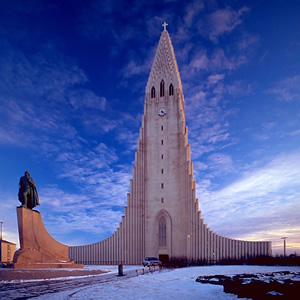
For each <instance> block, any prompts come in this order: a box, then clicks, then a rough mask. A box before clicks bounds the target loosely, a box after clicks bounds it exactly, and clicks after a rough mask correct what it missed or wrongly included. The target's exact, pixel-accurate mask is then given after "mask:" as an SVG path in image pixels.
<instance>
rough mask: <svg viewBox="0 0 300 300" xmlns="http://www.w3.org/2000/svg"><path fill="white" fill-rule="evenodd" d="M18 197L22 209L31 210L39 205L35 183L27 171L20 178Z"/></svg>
mask: <svg viewBox="0 0 300 300" xmlns="http://www.w3.org/2000/svg"><path fill="white" fill-rule="evenodd" d="M18 196H19V201H20V202H21V203H22V206H23V207H26V208H30V209H32V208H34V207H35V206H37V205H40V201H39V196H38V193H37V189H36V186H35V183H34V181H33V179H32V178H31V177H30V173H29V172H28V171H26V172H25V175H24V176H22V177H21V178H20V182H19V194H18Z"/></svg>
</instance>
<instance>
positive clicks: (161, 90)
mask: <svg viewBox="0 0 300 300" xmlns="http://www.w3.org/2000/svg"><path fill="white" fill-rule="evenodd" d="M164 95H165V82H164V81H163V80H162V81H161V83H160V96H161V97H163V96H164Z"/></svg>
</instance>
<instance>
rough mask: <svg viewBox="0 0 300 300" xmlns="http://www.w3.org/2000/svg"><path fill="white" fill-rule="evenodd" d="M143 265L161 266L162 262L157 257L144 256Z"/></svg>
mask: <svg viewBox="0 0 300 300" xmlns="http://www.w3.org/2000/svg"><path fill="white" fill-rule="evenodd" d="M143 265H144V267H146V266H147V267H149V266H161V265H162V262H161V261H160V260H159V259H158V258H157V257H146V258H145V259H144V261H143Z"/></svg>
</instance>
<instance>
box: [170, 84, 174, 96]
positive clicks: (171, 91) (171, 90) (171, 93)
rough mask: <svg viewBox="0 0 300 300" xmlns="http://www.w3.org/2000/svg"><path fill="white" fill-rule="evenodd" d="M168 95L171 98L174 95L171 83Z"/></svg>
mask: <svg viewBox="0 0 300 300" xmlns="http://www.w3.org/2000/svg"><path fill="white" fill-rule="evenodd" d="M169 95H170V96H173V95H174V87H173V84H172V83H171V84H170V87H169Z"/></svg>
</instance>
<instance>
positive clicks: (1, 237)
mask: <svg viewBox="0 0 300 300" xmlns="http://www.w3.org/2000/svg"><path fill="white" fill-rule="evenodd" d="M0 224H1V236H0V240H1V241H2V239H3V236H2V224H3V222H0Z"/></svg>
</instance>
